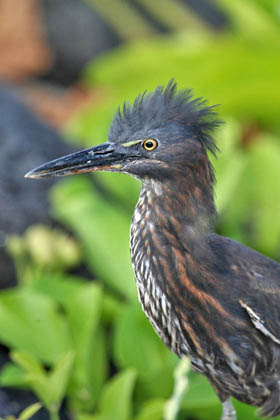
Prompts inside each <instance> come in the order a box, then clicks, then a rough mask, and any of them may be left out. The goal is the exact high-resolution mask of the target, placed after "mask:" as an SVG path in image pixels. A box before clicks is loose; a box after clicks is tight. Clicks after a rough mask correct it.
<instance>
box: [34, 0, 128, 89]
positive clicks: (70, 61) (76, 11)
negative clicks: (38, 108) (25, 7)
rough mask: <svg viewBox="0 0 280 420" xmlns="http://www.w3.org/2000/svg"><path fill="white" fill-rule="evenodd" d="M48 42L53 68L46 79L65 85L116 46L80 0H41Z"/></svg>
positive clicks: (111, 35) (100, 21) (108, 31)
mask: <svg viewBox="0 0 280 420" xmlns="http://www.w3.org/2000/svg"><path fill="white" fill-rule="evenodd" d="M41 1H42V6H43V21H44V25H45V32H46V36H47V39H48V42H49V44H50V46H51V48H52V50H53V52H54V55H55V64H54V66H53V68H52V69H51V71H50V72H49V74H48V79H50V80H52V81H55V82H57V83H61V84H63V85H68V84H71V83H73V82H75V81H76V80H77V79H78V77H79V76H80V73H81V71H82V70H83V68H84V66H85V64H87V63H88V62H89V61H90V60H92V59H94V58H95V57H96V56H97V55H98V54H99V53H101V52H103V51H106V50H108V49H110V48H113V47H115V46H116V45H118V44H119V42H120V41H119V38H118V35H117V34H116V33H115V32H114V31H113V29H112V27H111V26H110V25H109V23H107V22H106V20H105V19H104V18H103V17H102V16H101V15H100V14H99V13H98V12H97V11H96V10H95V9H94V7H93V6H92V5H89V4H87V3H86V2H85V1H82V0H59V1H57V0H41Z"/></svg>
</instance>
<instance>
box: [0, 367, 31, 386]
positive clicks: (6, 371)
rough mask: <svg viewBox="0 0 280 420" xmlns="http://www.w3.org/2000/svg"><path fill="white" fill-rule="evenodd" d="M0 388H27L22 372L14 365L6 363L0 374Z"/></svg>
mask: <svg viewBox="0 0 280 420" xmlns="http://www.w3.org/2000/svg"><path fill="white" fill-rule="evenodd" d="M0 386H7V387H8V386H14V387H17V388H19V387H26V386H27V387H28V381H27V380H26V377H25V373H24V371H23V370H22V369H21V368H19V367H18V366H16V365H15V364H14V363H7V364H5V366H4V367H3V368H2V369H1V372H0Z"/></svg>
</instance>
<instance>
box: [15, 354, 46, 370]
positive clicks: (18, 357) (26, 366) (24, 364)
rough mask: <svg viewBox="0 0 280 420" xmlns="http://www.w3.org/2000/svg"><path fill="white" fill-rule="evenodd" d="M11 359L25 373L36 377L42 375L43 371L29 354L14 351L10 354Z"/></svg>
mask: <svg viewBox="0 0 280 420" xmlns="http://www.w3.org/2000/svg"><path fill="white" fill-rule="evenodd" d="M10 356H11V359H12V360H13V361H14V362H15V363H16V364H17V365H18V366H20V367H21V368H22V369H23V370H24V371H26V372H32V373H34V374H36V375H37V374H38V375H44V374H45V371H44V368H43V366H42V365H41V363H40V362H39V361H38V360H37V359H36V358H35V357H34V356H32V355H31V354H29V353H27V352H25V351H22V350H20V351H19V350H14V351H12V352H11V354H10Z"/></svg>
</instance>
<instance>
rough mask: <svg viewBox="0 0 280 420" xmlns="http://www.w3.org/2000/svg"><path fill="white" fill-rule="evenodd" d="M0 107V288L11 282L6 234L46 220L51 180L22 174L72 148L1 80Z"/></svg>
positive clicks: (13, 275) (10, 262)
mask: <svg viewBox="0 0 280 420" xmlns="http://www.w3.org/2000/svg"><path fill="white" fill-rule="evenodd" d="M0 109H1V112H0V288H3V287H7V286H11V285H14V284H15V274H14V268H13V264H12V261H11V258H10V257H9V256H8V255H7V253H6V251H5V249H4V246H5V242H6V238H7V235H8V234H13V233H15V234H20V233H22V232H23V231H24V230H25V229H26V228H27V227H28V226H29V225H31V224H33V223H50V216H49V214H48V209H49V203H48V200H47V196H48V190H49V188H50V187H51V185H53V183H54V182H55V180H54V179H46V180H45V179H42V180H41V181H40V182H38V181H36V180H30V179H26V178H24V174H25V173H26V172H27V171H29V170H30V169H32V168H34V167H35V166H38V165H40V164H41V163H44V162H46V161H48V160H51V159H54V158H55V157H58V156H60V155H63V154H67V153H71V152H72V151H73V149H72V148H71V147H70V145H67V144H66V143H65V142H64V141H63V138H62V136H61V135H59V134H58V133H57V132H56V131H55V129H53V128H50V127H48V126H47V125H46V124H45V123H43V122H42V121H40V120H39V118H38V117H36V116H35V115H34V114H33V113H32V111H30V110H29V109H27V108H26V106H24V105H23V104H21V103H20V100H19V98H18V97H17V95H16V94H15V93H11V90H10V89H9V88H8V87H7V86H3V85H1V84H0Z"/></svg>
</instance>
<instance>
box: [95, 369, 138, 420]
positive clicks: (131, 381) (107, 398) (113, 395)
mask: <svg viewBox="0 0 280 420" xmlns="http://www.w3.org/2000/svg"><path fill="white" fill-rule="evenodd" d="M136 376H137V374H136V371H135V370H134V369H128V370H126V371H125V372H121V373H119V374H117V375H115V376H114V377H113V379H111V380H110V381H109V382H108V383H107V384H106V386H105V387H104V390H103V393H102V396H101V399H100V404H99V408H100V413H101V415H102V416H104V418H106V420H130V418H131V414H132V392H133V388H134V385H135V380H136Z"/></svg>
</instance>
